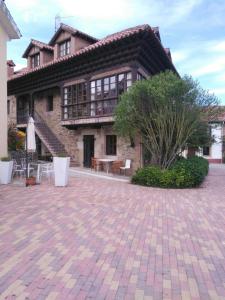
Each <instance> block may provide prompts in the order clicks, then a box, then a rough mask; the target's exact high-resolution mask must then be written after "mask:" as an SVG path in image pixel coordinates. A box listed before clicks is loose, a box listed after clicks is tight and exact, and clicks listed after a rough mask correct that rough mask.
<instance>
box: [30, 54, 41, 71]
mask: <svg viewBox="0 0 225 300" xmlns="http://www.w3.org/2000/svg"><path fill="white" fill-rule="evenodd" d="M38 66H40V53H37V54H35V55H32V56H31V68H32V69H33V68H36V67H38Z"/></svg>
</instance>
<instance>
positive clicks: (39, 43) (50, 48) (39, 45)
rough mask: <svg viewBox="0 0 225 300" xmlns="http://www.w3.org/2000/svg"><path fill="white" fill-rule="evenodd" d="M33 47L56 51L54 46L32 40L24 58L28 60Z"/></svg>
mask: <svg viewBox="0 0 225 300" xmlns="http://www.w3.org/2000/svg"><path fill="white" fill-rule="evenodd" d="M33 46H36V47H38V48H40V49H47V50H49V51H54V48H53V47H52V46H50V45H48V44H46V43H43V42H40V41H37V40H34V39H31V41H30V44H29V46H28V47H27V49H26V50H25V52H24V54H23V58H27V56H28V54H29V51H30V49H31V48H32V47H33Z"/></svg>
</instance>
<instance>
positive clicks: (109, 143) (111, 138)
mask: <svg viewBox="0 0 225 300" xmlns="http://www.w3.org/2000/svg"><path fill="white" fill-rule="evenodd" d="M116 146H117V137H116V135H106V155H116Z"/></svg>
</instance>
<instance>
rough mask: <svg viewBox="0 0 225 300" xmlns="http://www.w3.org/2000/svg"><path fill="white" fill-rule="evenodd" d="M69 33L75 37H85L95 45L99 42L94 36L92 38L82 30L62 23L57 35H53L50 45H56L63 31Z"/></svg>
mask: <svg viewBox="0 0 225 300" xmlns="http://www.w3.org/2000/svg"><path fill="white" fill-rule="evenodd" d="M63 30H64V31H67V32H69V33H72V34H73V35H80V36H82V37H84V38H85V39H87V40H89V41H91V42H92V43H95V42H97V41H98V39H96V38H94V37H93V36H90V35H88V34H86V33H84V32H82V31H80V30H77V29H75V28H73V27H71V26H69V25H66V24H64V23H61V24H60V27H59V29H58V30H57V31H56V33H55V34H54V35H53V37H52V38H51V40H50V42H49V45H54V43H55V41H56V39H57V37H58V36H59V34H60V33H61V31H63Z"/></svg>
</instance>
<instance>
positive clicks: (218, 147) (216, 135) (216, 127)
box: [199, 120, 225, 163]
mask: <svg viewBox="0 0 225 300" xmlns="http://www.w3.org/2000/svg"><path fill="white" fill-rule="evenodd" d="M210 127H211V136H212V137H213V139H214V142H213V143H212V145H211V146H209V147H204V148H203V149H201V151H200V153H199V154H200V156H203V157H204V158H206V159H207V160H208V161H209V162H210V163H223V158H224V154H225V153H224V148H223V144H224V142H223V140H224V121H222V120H221V121H218V122H215V123H211V124H210Z"/></svg>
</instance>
